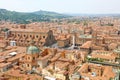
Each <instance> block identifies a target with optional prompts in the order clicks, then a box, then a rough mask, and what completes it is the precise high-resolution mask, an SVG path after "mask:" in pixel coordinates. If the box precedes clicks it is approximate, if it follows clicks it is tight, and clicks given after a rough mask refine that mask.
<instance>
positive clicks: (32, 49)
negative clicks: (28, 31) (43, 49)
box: [27, 45, 40, 54]
mask: <svg viewBox="0 0 120 80" xmlns="http://www.w3.org/2000/svg"><path fill="white" fill-rule="evenodd" d="M39 52H40V49H39V48H38V47H36V46H33V45H31V46H29V47H28V48H27V54H37V53H39Z"/></svg>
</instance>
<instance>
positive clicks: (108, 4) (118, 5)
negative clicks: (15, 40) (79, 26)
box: [0, 0, 120, 14]
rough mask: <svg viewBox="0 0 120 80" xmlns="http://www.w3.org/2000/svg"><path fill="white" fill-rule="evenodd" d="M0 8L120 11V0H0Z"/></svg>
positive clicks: (95, 11) (75, 11) (84, 11)
mask: <svg viewBox="0 0 120 80" xmlns="http://www.w3.org/2000/svg"><path fill="white" fill-rule="evenodd" d="M0 8H4V9H7V10H12V11H19V12H33V11H38V10H46V11H54V12H59V13H94V14H96V13H100V14H101V13H120V0H0Z"/></svg>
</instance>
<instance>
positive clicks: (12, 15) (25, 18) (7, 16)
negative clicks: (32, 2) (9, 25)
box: [0, 9, 70, 23]
mask: <svg viewBox="0 0 120 80" xmlns="http://www.w3.org/2000/svg"><path fill="white" fill-rule="evenodd" d="M67 17H70V16H67V15H63V14H59V13H55V12H48V11H41V10H40V11H36V12H31V13H27V12H26V13H22V12H15V11H8V10H6V9H0V21H2V20H5V21H12V22H15V23H30V22H41V21H51V20H52V19H61V18H67Z"/></svg>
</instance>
